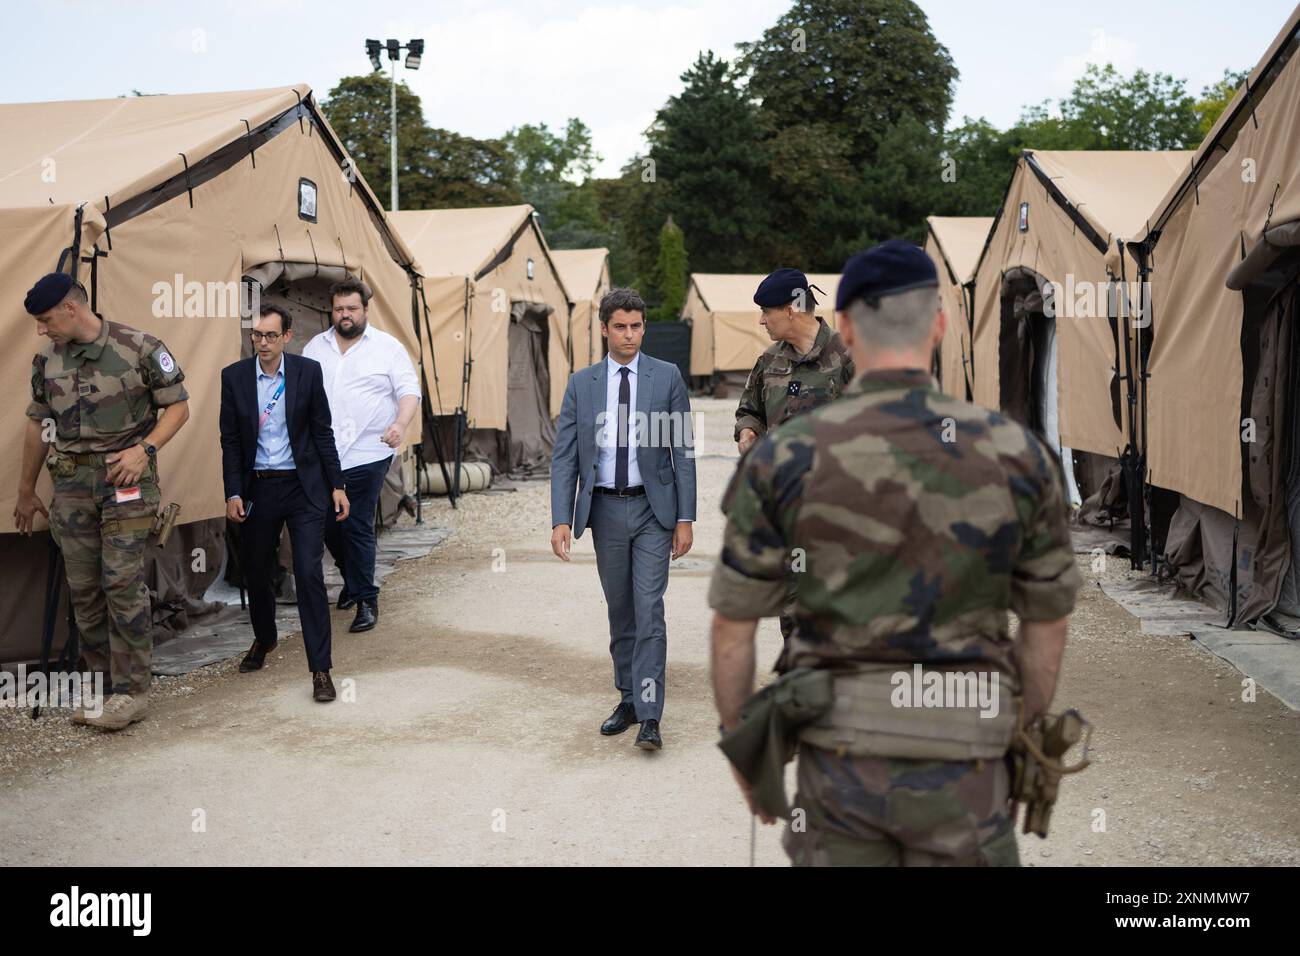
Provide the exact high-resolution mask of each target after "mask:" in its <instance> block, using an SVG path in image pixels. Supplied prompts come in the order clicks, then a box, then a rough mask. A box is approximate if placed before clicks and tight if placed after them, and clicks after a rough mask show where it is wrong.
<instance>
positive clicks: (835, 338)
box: [732, 319, 853, 441]
mask: <svg viewBox="0 0 1300 956" xmlns="http://www.w3.org/2000/svg"><path fill="white" fill-rule="evenodd" d="M851 381H853V358H852V357H851V356H850V355H849V350H848V348H847V347H846V346H845V345H844V342H843V340H841V339H840V336H839V333H838V332H832V331H831V327H830V326H829V325H827V324H826V322H825V320H824V319H818V320H817V338H816V339H815V340H814V341H813V346H812V348H811V349H809V350H808V354H807V355H800V354H798V353H797V352H796V351H795V350H794V346H793V345H791V344H790V343H789V342H773V343H772V344H771V345H770V346H769V347H768V349H767V351H765V352H764V353H763V354H762V355H760V356H759V357H758V361H757V362H756V363H755V364H754V370H753V371H752V372H750V373H749V380H748V381H747V382H746V383H745V390H744V391H743V392H742V393H741V395H740V407H739V408H737V409H736V427H735V429H734V432H733V436H732V437H733V439H734V440H735V441H740V430H741V429H742V428H752V429H754V431H755V432H756V433H757V434H758V435H759V436H760V437H761V436H763V435H765V434H767V432H768V431H769V430H770V429H773V428H775V427H776V426H777V425H780V424H781V423H783V422H786V421H789V420H790V419H791V418H793V417H794V416H795V415H798V414H800V413H802V412H806V411H809V410H811V409H814V408H817V407H818V406H819V405H825V404H826V403H827V402H829V401H831V400H832V399H834V398H838V397H839V395H840V393H841V392H843V391H844V389H845V387H846V386H847V385H848V384H849V382H851Z"/></svg>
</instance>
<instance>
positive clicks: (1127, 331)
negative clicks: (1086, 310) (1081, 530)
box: [1115, 239, 1146, 571]
mask: <svg viewBox="0 0 1300 956" xmlns="http://www.w3.org/2000/svg"><path fill="white" fill-rule="evenodd" d="M1115 245H1116V246H1117V247H1118V249H1119V295H1118V296H1117V299H1116V308H1115V312H1116V318H1117V320H1118V321H1119V322H1120V328H1121V330H1122V331H1123V338H1124V392H1125V399H1126V401H1125V404H1126V406H1127V408H1128V436H1127V437H1128V440H1127V443H1126V445H1125V446H1124V451H1123V452H1122V453H1121V456H1120V458H1121V462H1120V466H1121V468H1122V469H1123V472H1124V479H1125V480H1124V488H1125V491H1126V492H1127V495H1128V515H1129V553H1130V557H1129V566H1130V567H1131V568H1132V570H1134V571H1137V570H1140V569H1141V567H1142V563H1143V561H1144V560H1145V555H1144V553H1143V552H1144V551H1145V541H1146V535H1145V534H1144V529H1143V521H1142V489H1141V484H1140V482H1141V480H1142V475H1141V472H1140V470H1139V469H1140V465H1139V462H1138V460H1137V459H1138V455H1137V447H1136V445H1137V439H1136V436H1135V428H1136V426H1135V422H1134V418H1135V416H1136V414H1137V390H1136V388H1135V386H1134V382H1133V363H1134V358H1135V356H1134V355H1133V336H1132V331H1133V330H1132V327H1131V322H1130V320H1131V319H1132V308H1131V306H1132V303H1131V302H1130V300H1129V295H1128V274H1127V270H1126V269H1125V265H1124V242H1123V240H1122V239H1116V240H1115Z"/></svg>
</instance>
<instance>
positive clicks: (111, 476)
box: [104, 445, 149, 488]
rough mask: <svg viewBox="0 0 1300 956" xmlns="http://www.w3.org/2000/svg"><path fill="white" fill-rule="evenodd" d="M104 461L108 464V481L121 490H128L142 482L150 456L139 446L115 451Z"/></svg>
mask: <svg viewBox="0 0 1300 956" xmlns="http://www.w3.org/2000/svg"><path fill="white" fill-rule="evenodd" d="M104 461H106V462H108V466H109V467H108V480H109V481H111V482H112V483H113V484H115V485H116V486H117V487H119V488H128V487H130V486H131V485H134V484H135V483H136V482H137V481H139V480H140V476H141V475H143V474H144V470H145V468H146V467H148V465H149V454H148V452H146V451H145V450H144V449H143V448H141V447H140V446H139V445H132V446H131V447H130V448H126V449H123V450H122V451H115V452H113V454H111V455H109V456H108V457H107V458H105V459H104Z"/></svg>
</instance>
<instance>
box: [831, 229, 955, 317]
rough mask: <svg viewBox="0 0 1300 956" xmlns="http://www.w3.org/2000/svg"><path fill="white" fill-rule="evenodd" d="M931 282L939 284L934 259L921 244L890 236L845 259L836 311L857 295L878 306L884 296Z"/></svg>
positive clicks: (847, 304) (836, 299)
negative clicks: (886, 239) (888, 238)
mask: <svg viewBox="0 0 1300 956" xmlns="http://www.w3.org/2000/svg"><path fill="white" fill-rule="evenodd" d="M927 286H929V287H931V288H936V289H937V288H938V287H939V273H938V272H937V271H936V270H935V268H934V262H933V260H931V259H930V257H929V256H928V255H926V253H925V251H924V250H923V249H922V248H921V247H920V246H918V245H915V244H913V243H910V242H908V241H906V240H905V239H890V240H889V241H888V242H882V243H881V244H880V245H878V246H873V247H872V248H870V249H868V250H867V251H866V252H861V253H858V254H857V255H856V256H854V257H853V258H852V259H850V260H849V261H848V262H846V263H844V274H843V275H842V276H840V287H839V289H837V290H836V292H835V311H837V312H838V311H840V310H842V309H847V308H848V307H849V305H850V304H851V303H853V302H854V301H856V300H857V299H865V300H866V301H867V304H868V305H871V306H873V307H874V306H875V304H876V303H877V302H878V301H879V300H880V299H881V298H883V297H884V296H887V295H897V294H898V293H900V292H910V291H911V290H912V289H923V288H925V287H927Z"/></svg>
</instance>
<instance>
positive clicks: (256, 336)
mask: <svg viewBox="0 0 1300 956" xmlns="http://www.w3.org/2000/svg"><path fill="white" fill-rule="evenodd" d="M248 337H249V338H250V339H252V340H253V341H254V342H260V341H262V340H263V339H266V341H268V342H278V341H280V333H279V332H249V333H248Z"/></svg>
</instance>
